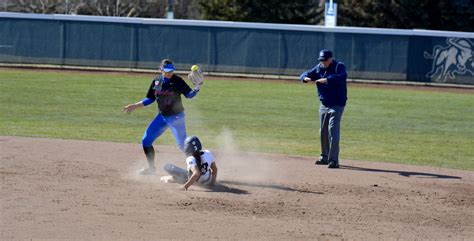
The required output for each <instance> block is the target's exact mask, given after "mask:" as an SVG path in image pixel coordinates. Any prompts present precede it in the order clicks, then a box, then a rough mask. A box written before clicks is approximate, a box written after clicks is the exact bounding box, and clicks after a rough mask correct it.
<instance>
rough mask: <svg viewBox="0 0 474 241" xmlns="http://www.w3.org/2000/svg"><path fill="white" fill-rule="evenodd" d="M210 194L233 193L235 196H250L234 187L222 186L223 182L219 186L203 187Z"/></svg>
mask: <svg viewBox="0 0 474 241" xmlns="http://www.w3.org/2000/svg"><path fill="white" fill-rule="evenodd" d="M201 187H202V188H204V189H205V190H206V191H208V192H227V193H233V194H249V192H247V191H245V190H242V189H238V188H233V187H228V186H226V185H222V182H219V183H218V184H216V185H214V186H212V187H208V186H201Z"/></svg>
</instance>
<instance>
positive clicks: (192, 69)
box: [191, 65, 199, 71]
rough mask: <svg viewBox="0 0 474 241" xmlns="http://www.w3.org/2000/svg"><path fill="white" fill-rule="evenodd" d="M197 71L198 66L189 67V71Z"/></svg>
mask: <svg viewBox="0 0 474 241" xmlns="http://www.w3.org/2000/svg"><path fill="white" fill-rule="evenodd" d="M198 69H199V66H197V65H193V66H191V71H197V70H198Z"/></svg>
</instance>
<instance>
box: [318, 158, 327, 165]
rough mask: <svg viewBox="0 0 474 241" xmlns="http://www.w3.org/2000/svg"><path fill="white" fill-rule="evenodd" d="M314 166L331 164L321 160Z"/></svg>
mask: <svg viewBox="0 0 474 241" xmlns="http://www.w3.org/2000/svg"><path fill="white" fill-rule="evenodd" d="M314 164H316V165H327V164H329V162H328V161H327V160H323V159H319V160H317V161H316V162H315V163H314Z"/></svg>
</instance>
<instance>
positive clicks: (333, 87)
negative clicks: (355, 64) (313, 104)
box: [300, 60, 347, 107]
mask: <svg viewBox="0 0 474 241" xmlns="http://www.w3.org/2000/svg"><path fill="white" fill-rule="evenodd" d="M305 77H308V78H310V79H311V80H318V79H321V78H326V79H327V83H317V86H318V96H319V100H320V101H321V103H322V104H323V105H324V106H327V107H333V106H345V105H346V101H347V72H346V66H344V63H342V62H338V61H337V60H333V62H332V63H331V64H330V65H329V66H328V67H327V68H324V66H323V65H322V64H318V65H316V66H315V67H314V68H312V69H310V70H308V71H306V72H304V73H303V74H301V76H300V80H301V81H303V80H304V78H305Z"/></svg>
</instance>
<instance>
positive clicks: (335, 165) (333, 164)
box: [328, 161, 339, 168]
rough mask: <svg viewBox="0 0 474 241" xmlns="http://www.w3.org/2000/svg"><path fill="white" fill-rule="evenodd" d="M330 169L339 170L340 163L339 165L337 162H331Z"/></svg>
mask: <svg viewBox="0 0 474 241" xmlns="http://www.w3.org/2000/svg"><path fill="white" fill-rule="evenodd" d="M328 168H339V163H337V162H335V161H330V162H329V165H328Z"/></svg>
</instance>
